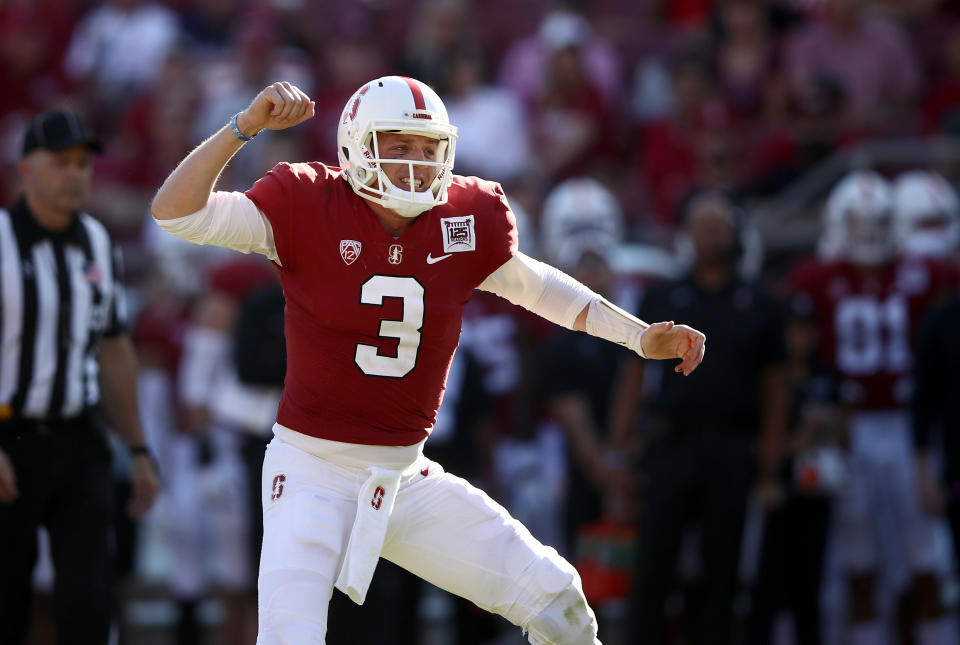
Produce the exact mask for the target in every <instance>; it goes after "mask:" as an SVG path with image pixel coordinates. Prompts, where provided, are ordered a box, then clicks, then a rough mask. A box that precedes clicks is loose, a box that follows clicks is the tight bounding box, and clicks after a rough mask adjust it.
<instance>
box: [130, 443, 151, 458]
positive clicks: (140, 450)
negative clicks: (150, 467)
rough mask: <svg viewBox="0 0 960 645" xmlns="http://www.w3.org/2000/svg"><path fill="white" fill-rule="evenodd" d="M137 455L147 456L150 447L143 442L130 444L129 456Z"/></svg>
mask: <svg viewBox="0 0 960 645" xmlns="http://www.w3.org/2000/svg"><path fill="white" fill-rule="evenodd" d="M137 455H146V456H147V457H149V456H150V449H149V448H147V447H146V446H145V445H143V444H140V445H138V446H130V456H131V457H136V456H137Z"/></svg>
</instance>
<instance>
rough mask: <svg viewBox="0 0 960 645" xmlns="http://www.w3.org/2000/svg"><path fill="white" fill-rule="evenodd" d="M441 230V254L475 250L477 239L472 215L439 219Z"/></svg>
mask: <svg viewBox="0 0 960 645" xmlns="http://www.w3.org/2000/svg"><path fill="white" fill-rule="evenodd" d="M440 227H441V229H443V252H444V253H461V252H463V251H476V250H477V237H476V234H475V233H474V229H473V215H465V216H463V217H441V218H440Z"/></svg>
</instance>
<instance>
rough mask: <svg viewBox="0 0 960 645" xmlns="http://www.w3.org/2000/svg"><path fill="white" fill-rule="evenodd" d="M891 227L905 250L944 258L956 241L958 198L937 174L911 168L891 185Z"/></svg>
mask: <svg viewBox="0 0 960 645" xmlns="http://www.w3.org/2000/svg"><path fill="white" fill-rule="evenodd" d="M893 193H894V228H895V231H896V236H897V242H898V244H899V245H900V248H901V249H902V250H904V251H905V252H907V253H911V254H916V255H927V256H934V257H945V256H947V255H949V254H950V253H952V252H953V251H955V250H956V248H957V244H958V243H960V200H958V198H957V193H956V191H955V190H954V189H953V187H952V186H951V185H950V184H949V183H947V180H946V179H944V178H943V177H942V176H941V175H940V174H938V173H935V172H933V171H929V170H913V171H910V172H906V173H904V174H902V175H900V176H899V177H897V181H896V184H894V189H893Z"/></svg>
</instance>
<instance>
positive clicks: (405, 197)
mask: <svg viewBox="0 0 960 645" xmlns="http://www.w3.org/2000/svg"><path fill="white" fill-rule="evenodd" d="M380 133H390V134H400V135H403V134H408V135H417V136H422V137H428V138H431V139H436V140H437V141H438V145H437V151H436V159H435V160H433V161H428V160H423V159H403V158H389V157H388V156H384V153H383V152H382V151H381V147H380V144H381V141H380V138H381V137H380V136H378V135H379V134H380ZM456 140H457V129H456V127H454V126H452V125H450V120H449V118H448V116H447V110H446V108H445V107H444V105H443V102H442V101H441V100H440V97H439V96H437V95H436V93H435V92H434V91H433V90H432V89H430V88H429V87H428V86H427V85H425V84H423V83H421V82H420V81H416V80H414V79H410V78H405V77H401V76H385V77H383V78H380V79H377V80H374V81H371V82H369V83H367V84H366V85H364V86H363V87H362V88H360V89H359V90H357V92H355V93H354V95H353V96H352V97H351V98H350V100H349V101H347V105H346V107H345V108H344V110H343V114H342V116H341V118H340V123H339V125H338V127H337V146H338V150H337V154H338V157H339V160H340V167H341V168H342V169H343V172H344V177H345V178H346V179H347V181H348V182H349V183H350V186H351V187H352V188H353V190H354V192H356V193H357V194H358V195H360V196H361V197H363V198H364V199H367V200H369V201H371V202H374V203H376V204H380V205H381V206H383V207H385V208H389V209H391V210H393V211H395V212H396V213H397V214H399V215H402V216H404V217H416V216H417V215H419V214H420V213H422V212H424V211H426V210H429V209H431V208H433V207H434V206H439V205H441V204H445V203H446V202H447V188H448V187H449V185H450V181H451V180H452V179H453V161H454V157H455V152H456ZM387 164H394V166H396V165H406V169H405V170H406V174H402V175H401V176H406V177H413V176H414V175H415V174H416V170H417V168H416V167H417V166H420V167H424V166H425V167H427V168H429V169H430V170H431V174H433V173H435V176H434V178H433V180H432V182H431V183H430V186H429V187H428V188H427V189H426V190H420V191H418V190H417V188H416V185H415V183H414V182H411V184H410V185H409V186H402V185H401V186H397V185H395V184H394V183H393V182H391V181H390V178H389V175H388V173H387V171H386V170H385V168H384V166H385V165H387ZM401 172H402V171H401ZM420 174H421V175H422V174H423V173H422V172H421V173H420ZM421 188H422V186H421Z"/></svg>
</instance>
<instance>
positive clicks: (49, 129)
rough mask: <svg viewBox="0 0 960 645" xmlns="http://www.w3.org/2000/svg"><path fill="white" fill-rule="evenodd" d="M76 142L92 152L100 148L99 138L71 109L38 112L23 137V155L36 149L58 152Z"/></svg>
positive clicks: (99, 150)
mask: <svg viewBox="0 0 960 645" xmlns="http://www.w3.org/2000/svg"><path fill="white" fill-rule="evenodd" d="M78 144H82V145H85V146H87V147H88V148H89V149H90V150H93V151H94V152H101V150H102V146H101V145H100V140H99V139H97V137H95V136H94V135H93V132H92V131H91V130H90V126H89V125H88V124H87V122H86V121H85V120H84V119H83V117H81V116H80V115H78V114H77V113H76V112H74V111H73V110H67V109H59V110H51V111H49V112H44V113H42V114H38V115H37V116H36V117H34V119H33V121H31V122H30V127H28V128H27V133H26V135H24V137H23V156H24V157H25V156H27V155H28V154H30V153H31V152H33V151H34V150H37V149H43V150H50V151H52V152H60V151H61V150H66V149H67V148H70V147H72V146H75V145H78Z"/></svg>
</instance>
